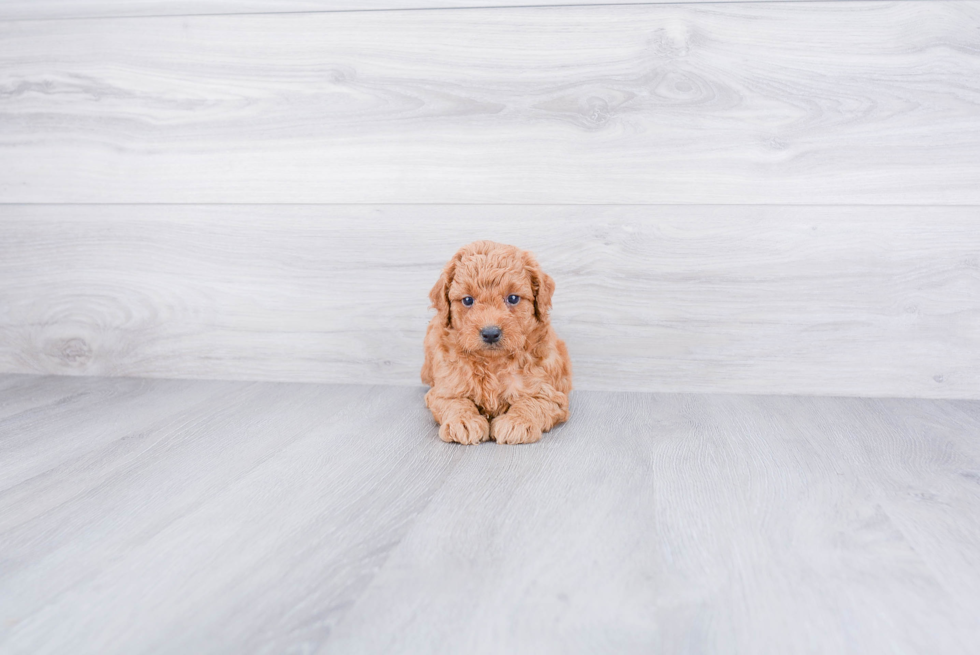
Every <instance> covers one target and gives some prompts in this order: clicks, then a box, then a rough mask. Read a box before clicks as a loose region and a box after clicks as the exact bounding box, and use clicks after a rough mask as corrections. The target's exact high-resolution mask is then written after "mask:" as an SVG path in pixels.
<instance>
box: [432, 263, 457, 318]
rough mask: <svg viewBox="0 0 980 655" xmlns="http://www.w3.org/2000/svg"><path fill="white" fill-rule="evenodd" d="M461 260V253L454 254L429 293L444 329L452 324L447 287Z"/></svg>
mask: <svg viewBox="0 0 980 655" xmlns="http://www.w3.org/2000/svg"><path fill="white" fill-rule="evenodd" d="M462 259H463V254H462V252H458V253H456V254H455V255H454V256H453V258H452V259H450V260H449V263H448V264H446V267H445V268H444V269H442V274H441V275H440V276H439V279H438V280H437V281H436V283H435V286H433V287H432V291H430V292H429V300H431V301H432V306H433V307H434V308H435V310H436V312H437V313H438V316H439V317H440V319H441V321H442V323H443V324H445V326H446V327H451V326H452V323H453V319H452V316H451V315H450V311H449V308H450V304H451V303H450V302H449V286H450V285H451V284H452V283H453V277H454V276H455V275H456V265H457V264H458V263H459V262H460V261H461V260H462Z"/></svg>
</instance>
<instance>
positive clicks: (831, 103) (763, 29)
mask: <svg viewBox="0 0 980 655" xmlns="http://www.w3.org/2000/svg"><path fill="white" fill-rule="evenodd" d="M978 23H980V5H978V4H977V3H975V2H956V1H940V0H928V1H921V2H917V1H909V2H893V3H882V2H826V3H821V2H799V3H748V4H721V5H716V4H702V3H697V4H688V5H651V6H595V7H551V8H547V7H544V8H518V9H486V10H472V11H415V12H353V13H344V12H339V13H323V14H302V15H288V14H279V15H261V16H244V15H243V16H212V17H161V18H152V19H150V18H148V19H141V20H139V21H134V20H130V19H118V20H115V19H99V20H90V21H72V20H68V21H38V22H31V21H22V22H17V21H13V22H6V23H2V24H0V89H2V94H0V161H2V162H4V163H3V164H0V201H2V202H29V203H37V202H85V203H88V202H141V203H142V202H179V203H185V202H214V203H229V202H234V203H255V202H275V203H278V202H287V203H295V202H322V203H427V202H435V203H444V202H453V203H520V202H524V203H613V204H618V203H684V204H696V203H712V204H716V203H738V204H742V203H783V204H840V203H858V204H896V203H902V204H980V185H978V184H977V180H980V56H978V52H980V51H978V44H977V31H976V29H975V28H976V25H977V24H978Z"/></svg>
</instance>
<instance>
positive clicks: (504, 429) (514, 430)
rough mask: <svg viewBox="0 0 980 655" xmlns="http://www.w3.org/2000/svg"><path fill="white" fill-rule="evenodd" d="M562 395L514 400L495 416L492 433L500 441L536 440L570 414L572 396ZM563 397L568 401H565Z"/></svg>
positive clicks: (491, 426)
mask: <svg viewBox="0 0 980 655" xmlns="http://www.w3.org/2000/svg"><path fill="white" fill-rule="evenodd" d="M556 395H557V396H559V398H557V399H555V398H542V397H537V396H529V397H526V398H521V399H519V400H517V401H516V402H514V403H513V404H512V405H511V406H510V409H508V410H507V413H506V414H502V415H500V416H498V417H497V418H495V419H493V421H492V422H491V423H490V435H491V436H492V437H493V438H494V440H495V441H496V442H497V443H505V444H519V443H534V442H535V441H537V440H539V439H540V438H541V434H542V433H543V432H547V431H548V430H550V429H551V428H552V427H554V426H555V424H557V423H561V422H562V421H564V420H565V419H567V418H568V396H567V395H565V394H556ZM562 397H563V398H564V402H562Z"/></svg>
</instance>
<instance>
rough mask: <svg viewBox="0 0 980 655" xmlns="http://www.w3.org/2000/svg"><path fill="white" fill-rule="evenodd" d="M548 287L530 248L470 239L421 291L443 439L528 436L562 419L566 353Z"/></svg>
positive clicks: (432, 403)
mask: <svg viewBox="0 0 980 655" xmlns="http://www.w3.org/2000/svg"><path fill="white" fill-rule="evenodd" d="M554 291H555V283H554V281H553V280H552V279H551V277H549V276H548V275H547V274H545V273H544V272H543V271H542V270H541V267H540V266H538V262H537V261H536V260H535V259H534V255H532V254H531V253H529V252H526V251H523V250H519V249H517V248H515V247H514V246H506V245H503V244H499V243H494V242H493V241H477V242H475V243H471V244H469V245H468V246H464V247H463V248H461V249H460V250H459V252H457V253H456V254H455V255H454V256H453V258H452V259H451V260H449V263H448V264H446V267H445V269H443V271H442V275H441V276H440V277H439V280H438V282H436V284H435V286H434V287H432V291H431V292H430V293H429V298H430V300H432V306H433V307H434V308H435V310H436V315H435V316H434V317H433V318H432V321H431V322H430V323H429V328H428V331H427V332H426V335H425V363H424V364H423V365H422V382H424V383H425V384H427V385H429V386H430V387H432V388H431V389H430V390H429V392H428V393H427V394H426V395H425V404H426V406H427V407H428V408H429V409H430V410H432V415H433V416H434V417H435V419H436V421H437V422H438V423H439V424H440V428H439V436H440V437H441V438H442V440H443V441H455V442H458V443H464V444H475V443H480V442H482V441H486V440H488V439H494V440H495V441H497V443H508V444H516V443H532V442H534V441H537V440H538V439H540V438H541V434H542V433H543V432H547V431H548V430H550V429H551V428H552V427H554V426H555V425H557V424H558V423H561V422H562V421H565V420H567V419H568V392H569V391H571V389H572V372H571V362H570V361H569V359H568V351H567V350H566V348H565V343H564V342H563V341H562V340H561V339H559V338H558V336H557V335H556V334H555V331H554V329H552V327H551V322H550V321H549V318H548V312H549V310H550V309H551V296H552V294H553V293H554ZM510 294H516V295H518V296H520V301H519V302H518V303H517V304H516V305H509V304H508V303H507V301H506V298H507V297H508V296H509V295H510ZM465 296H472V297H473V299H474V302H473V305H472V306H471V307H466V306H465V305H463V302H462V299H463V298H464V297H465ZM491 325H494V326H498V327H500V328H501V329H502V336H501V339H500V341H499V342H497V343H495V344H487V343H485V342H484V341H483V339H482V337H481V335H480V331H481V330H482V329H483V328H484V327H486V326H491Z"/></svg>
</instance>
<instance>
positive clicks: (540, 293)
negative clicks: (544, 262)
mask: <svg viewBox="0 0 980 655" xmlns="http://www.w3.org/2000/svg"><path fill="white" fill-rule="evenodd" d="M524 271H525V272H526V273H527V277H528V279H529V280H530V281H531V289H532V290H533V291H534V316H535V318H537V319H538V320H539V321H545V320H547V319H548V312H549V311H550V310H551V296H552V295H553V294H554V293H555V281H554V280H552V279H551V276H550V275H548V274H547V273H545V272H544V271H542V270H541V266H539V265H538V261H537V260H536V259H535V258H534V255H532V254H531V253H529V252H525V253H524Z"/></svg>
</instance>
